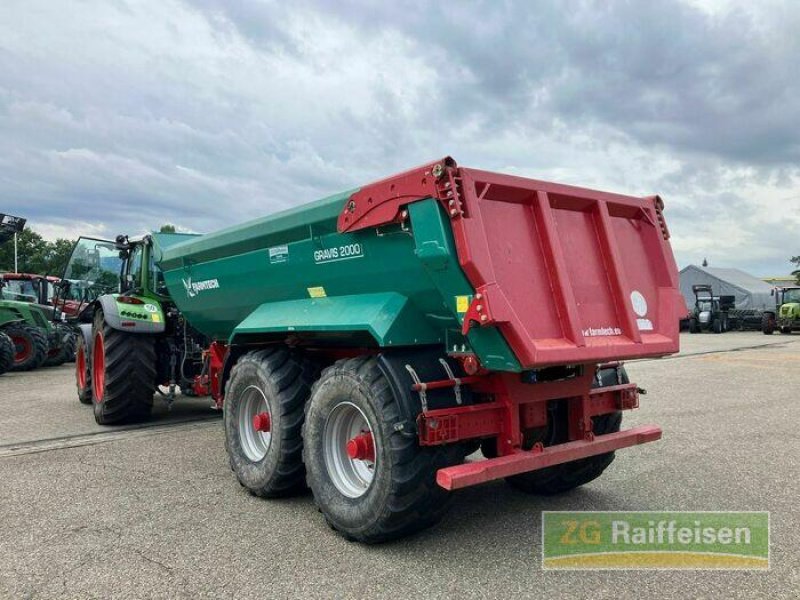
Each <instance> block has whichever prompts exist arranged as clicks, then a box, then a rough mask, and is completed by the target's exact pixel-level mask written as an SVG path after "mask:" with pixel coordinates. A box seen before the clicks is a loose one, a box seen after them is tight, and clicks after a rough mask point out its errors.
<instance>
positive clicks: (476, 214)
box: [94, 158, 685, 543]
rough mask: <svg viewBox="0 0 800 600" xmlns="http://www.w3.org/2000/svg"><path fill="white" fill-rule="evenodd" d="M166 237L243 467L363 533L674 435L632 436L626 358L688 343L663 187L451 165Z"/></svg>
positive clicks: (566, 483) (186, 311)
mask: <svg viewBox="0 0 800 600" xmlns="http://www.w3.org/2000/svg"><path fill="white" fill-rule="evenodd" d="M156 242H157V243H154V247H158V249H159V250H160V254H159V255H158V256H156V257H155V260H156V263H157V264H158V265H159V266H160V268H161V270H162V272H163V277H164V284H165V286H166V290H168V292H169V295H170V298H171V302H173V303H174V310H177V311H180V314H181V315H182V318H185V319H187V320H188V321H189V322H190V323H191V325H192V326H193V327H194V328H195V329H196V330H197V331H199V332H201V333H202V334H204V335H205V336H206V337H207V338H208V339H210V340H213V343H212V344H211V346H210V347H209V352H208V354H209V355H210V357H211V358H210V361H209V363H208V368H209V372H208V376H209V384H210V388H211V392H212V395H213V396H214V398H215V399H216V400H217V401H218V402H222V401H223V391H224V428H225V436H226V448H227V451H228V453H229V458H230V463H231V466H232V468H233V470H234V473H235V474H236V476H237V478H238V480H239V482H240V483H241V484H242V485H243V486H245V487H246V488H247V489H248V490H250V491H251V492H252V493H253V494H256V495H259V496H264V497H273V496H285V495H288V494H292V493H295V492H297V491H299V490H302V489H304V488H305V486H306V484H308V485H309V486H310V487H311V490H312V492H313V494H314V499H315V502H316V503H317V505H318V506H319V508H320V511H321V512H322V514H323V516H324V517H325V519H326V521H327V522H328V523H329V524H330V525H331V526H332V527H333V528H334V529H336V530H337V531H339V532H340V533H341V534H342V535H343V536H345V537H347V538H348V539H355V540H359V541H363V542H367V543H372V542H380V541H384V540H388V539H392V538H397V537H400V536H403V535H407V534H410V533H412V532H414V531H417V530H419V529H422V528H424V527H428V526H430V525H432V524H434V523H435V522H437V521H438V520H439V518H440V517H441V516H442V515H443V514H444V511H445V509H446V507H447V499H448V498H449V496H450V494H448V492H449V491H450V490H455V489H459V488H463V487H465V486H470V485H475V484H478V483H481V482H485V481H489V480H493V479H500V478H505V479H506V480H507V481H508V482H509V483H510V484H511V485H513V486H515V487H517V488H518V489H521V490H523V491H526V492H534V493H545V494H552V493H557V492H562V491H565V490H568V489H571V488H573V487H575V486H578V485H582V484H584V483H587V482H589V481H591V480H592V479H594V478H596V477H598V476H599V475H600V474H601V473H602V472H603V470H604V469H605V468H606V467H607V466H608V465H609V464H610V463H611V461H612V460H613V456H614V454H613V451H614V450H617V449H620V448H625V447H628V446H633V445H636V444H641V443H645V442H651V441H654V440H657V439H659V438H660V436H661V430H660V429H659V428H658V427H655V426H652V425H643V426H638V427H634V428H632V429H628V430H620V423H621V415H622V411H623V410H626V409H631V408H635V407H636V406H638V402H639V391H638V388H637V387H636V385H635V384H632V383H630V382H629V381H628V378H627V375H626V374H625V371H624V368H623V367H622V366H621V365H620V363H619V361H620V360H622V359H627V358H641V357H651V356H663V355H667V354H671V353H674V352H676V351H677V350H678V340H679V335H678V327H677V325H678V317H679V314H680V311H681V309H682V307H684V306H685V305H684V301H683V298H682V296H681V294H680V291H679V286H678V271H677V267H676V265H675V260H674V258H673V255H672V250H671V248H670V244H669V231H668V229H667V226H666V222H665V219H664V214H663V203H662V201H661V199H660V198H659V197H657V196H651V197H646V198H638V197H631V196H624V195H621V194H614V193H607V192H599V191H595V190H588V189H584V188H578V187H572V186H566V185H560V184H555V183H548V182H543V181H536V180H532V179H526V178H522V177H513V176H508V175H502V174H498V173H491V172H487V171H481V170H477V169H470V168H464V167H460V166H458V165H457V164H456V162H455V161H454V160H452V159H451V158H445V159H442V160H438V161H435V162H433V163H429V164H426V165H423V166H421V167H417V168H414V169H411V170H409V171H406V172H403V173H399V174H397V175H393V176H390V177H387V178H386V179H383V180H380V181H377V182H373V183H370V184H368V185H365V186H363V187H360V188H357V189H355V190H350V191H347V192H344V193H341V194H336V195H333V196H330V197H328V198H324V199H322V200H318V201H316V202H312V203H310V204H307V205H305V206H300V207H297V208H294V209H291V210H288V211H285V212H282V213H279V214H276V215H272V216H269V217H266V218H262V219H258V220H255V221H251V222H249V223H245V224H243V225H240V226H237V227H232V228H229V229H225V230H222V231H219V232H216V233H212V234H208V235H204V236H200V237H196V238H191V239H186V240H185V241H182V242H179V243H176V244H173V245H161V244H160V243H158V241H157V240H156ZM136 297H138V296H136ZM112 301H113V302H115V303H116V304H115V306H116V307H117V308H118V307H120V306H130V305H125V304H124V303H121V301H120V300H117V299H116V298H114V299H109V300H106V301H105V302H104V303H103V307H105V305H106V304H110V303H111V302H112ZM103 310H105V309H104V308H103ZM103 314H105V313H103ZM124 318H125V316H124V315H123V316H122V317H120V319H124ZM103 319H105V323H108V317H106V316H103ZM103 319H99V318H98V317H96V318H95V331H96V333H98V334H102V335H108V334H109V333H110V332H111V329H109V328H108V326H107V325H106V326H104V328H103V329H102V330H101V329H100V325H102V324H103V322H104V321H103ZM124 323H125V322H124V321H122V323H121V324H120V325H119V329H114V330H113V331H115V332H116V331H119V332H123V330H125V331H124V335H128V336H138V337H139V338H143V339H144V338H147V337H148V336H151V337H152V336H153V335H154V334H153V333H151V332H146V331H142V332H141V334H139V333H136V332H134V330H133V327H134V326H135V325H137V324H138V321H135V320H133V319H131V325H130V327H131V329H130V330H129V329H127V328H128V326H127V325H125V324H124ZM95 339H96V340H97V339H98V338H97V337H96V338H95ZM104 343H106V344H110V342H109V341H108V339H106V340H104ZM114 343H117V342H116V341H114ZM135 348H136V350H135V352H137V353H139V354H140V355H145V354H146V353H152V350H151V345H150V344H149V343H148V344H145V345H142V346H139V345H136V346H135ZM96 354H97V342H95V355H96ZM107 356H109V357H110V356H111V352H110V351H109V352H108V353H107ZM148 356H149V355H148ZM94 362H95V364H97V363H98V360H97V358H96V359H95V361H94ZM106 364H107V363H106ZM135 375H136V378H137V380H138V379H139V378H141V377H145V376H148V375H149V373H138V372H137V373H136V374H135ZM110 377H111V376H110V375H109V376H108V377H107V378H106V380H105V385H106V386H108V385H109V380H110V379H109V378H110ZM137 385H138V384H137ZM137 390H138V388H137ZM137 390H133V393H137V394H138V393H139V392H138V391H137ZM148 390H149V388H148ZM148 390H145V391H148ZM478 448H481V449H482V451H483V454H484V456H485V457H487V458H486V460H482V461H479V462H472V463H465V462H464V457H465V456H466V455H468V454H471V453H473V452H474V451H475V450H476V449H478Z"/></svg>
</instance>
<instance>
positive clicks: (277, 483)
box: [223, 346, 317, 498]
mask: <svg viewBox="0 0 800 600" xmlns="http://www.w3.org/2000/svg"><path fill="white" fill-rule="evenodd" d="M316 373H317V369H316V367H315V366H314V365H313V364H312V363H311V362H310V361H308V360H307V359H305V358H304V357H303V356H302V355H300V354H298V353H296V352H293V351H291V350H289V349H288V348H287V347H285V346H274V347H272V348H268V349H266V350H257V351H255V352H250V353H249V354H246V355H245V356H243V357H242V358H240V359H239V360H238V361H237V362H236V365H235V366H234V367H233V370H232V371H231V377H230V380H229V381H228V385H227V387H226V392H225V404H224V409H223V410H224V426H225V448H226V450H227V451H228V457H229V460H230V464H231V469H232V470H233V471H234V472H235V473H236V477H237V479H238V480H239V483H240V484H241V485H242V486H244V487H245V488H247V490H248V491H249V492H250V493H252V494H254V495H256V496H261V497H264V498H272V497H277V496H288V495H290V494H293V493H297V492H298V491H302V490H303V489H305V468H304V467H303V439H302V437H301V435H300V430H301V428H302V426H303V406H304V405H305V402H306V401H307V400H308V397H309V395H310V393H311V383H312V381H313V380H314V377H315V375H316Z"/></svg>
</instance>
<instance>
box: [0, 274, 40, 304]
mask: <svg viewBox="0 0 800 600" xmlns="http://www.w3.org/2000/svg"><path fill="white" fill-rule="evenodd" d="M2 295H3V299H5V300H17V301H19V302H36V301H37V299H38V296H37V295H36V287H35V286H34V285H33V282H32V281H30V280H27V279H11V280H6V282H5V286H4V287H3V291H2Z"/></svg>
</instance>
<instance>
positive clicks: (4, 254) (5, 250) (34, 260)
mask: <svg viewBox="0 0 800 600" xmlns="http://www.w3.org/2000/svg"><path fill="white" fill-rule="evenodd" d="M74 245H75V242H74V241H72V240H66V239H58V240H56V241H55V242H48V241H47V240H45V239H44V238H43V237H42V236H41V235H39V234H38V233H36V232H35V231H33V230H32V229H24V230H23V231H22V232H21V233H19V234H18V235H17V255H18V268H19V271H20V272H21V273H38V274H40V275H57V276H60V275H61V274H62V272H63V271H64V267H65V266H66V264H67V261H68V260H69V255H70V253H71V252H72V247H73V246H74ZM13 270H14V240H13V238H12V239H10V240H8V241H7V242H5V243H4V244H2V245H0V272H6V271H13Z"/></svg>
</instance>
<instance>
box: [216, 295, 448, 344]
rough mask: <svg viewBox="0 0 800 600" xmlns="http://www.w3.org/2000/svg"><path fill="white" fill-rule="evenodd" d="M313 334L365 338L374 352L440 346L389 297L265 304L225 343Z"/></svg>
mask: <svg viewBox="0 0 800 600" xmlns="http://www.w3.org/2000/svg"><path fill="white" fill-rule="evenodd" d="M306 332H309V333H311V332H313V333H314V334H317V335H319V334H323V335H325V337H330V340H331V342H335V340H336V338H337V337H344V338H348V339H351V338H352V337H353V335H354V334H355V335H358V334H368V335H369V337H371V338H372V340H374V342H375V343H376V344H377V345H378V346H380V347H398V346H411V345H421V344H441V342H442V338H441V335H440V334H439V333H438V332H437V331H435V330H434V329H433V328H431V327H430V326H429V325H428V324H427V322H426V319H425V318H424V316H423V315H422V314H420V312H419V311H418V310H417V309H416V308H414V307H413V306H412V305H411V303H410V302H409V301H408V298H406V297H405V296H403V295H401V294H397V293H395V292H386V293H377V294H358V295H353V296H335V297H330V298H328V297H323V298H306V299H302V300H286V301H283V302H265V303H264V304H262V305H261V306H259V307H258V308H256V309H255V310H254V311H253V312H252V313H250V315H249V316H247V317H246V318H245V319H244V320H243V321H242V322H241V323H239V325H238V326H237V327H236V328H235V329H234V330H233V333H232V334H231V337H230V340H229V342H230V344H232V345H234V344H242V343H249V342H262V341H267V340H270V339H283V338H285V337H286V336H287V335H298V336H301V337H302V334H303V333H306Z"/></svg>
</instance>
